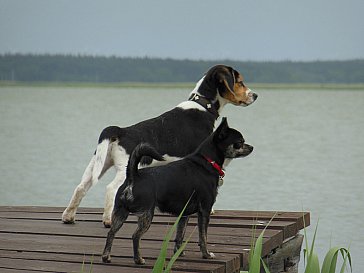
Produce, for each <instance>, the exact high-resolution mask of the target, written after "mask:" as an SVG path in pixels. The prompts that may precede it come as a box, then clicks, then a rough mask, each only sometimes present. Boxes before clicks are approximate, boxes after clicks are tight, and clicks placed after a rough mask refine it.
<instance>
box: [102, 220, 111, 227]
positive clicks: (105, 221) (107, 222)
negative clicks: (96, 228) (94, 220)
mask: <svg viewBox="0 0 364 273" xmlns="http://www.w3.org/2000/svg"><path fill="white" fill-rule="evenodd" d="M102 223H103V224H104V227H106V228H110V227H111V221H110V220H104V221H102Z"/></svg>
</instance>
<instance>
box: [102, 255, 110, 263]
mask: <svg viewBox="0 0 364 273" xmlns="http://www.w3.org/2000/svg"><path fill="white" fill-rule="evenodd" d="M102 261H103V262H104V263H111V257H110V255H102Z"/></svg>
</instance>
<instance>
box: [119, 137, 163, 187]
mask: <svg viewBox="0 0 364 273" xmlns="http://www.w3.org/2000/svg"><path fill="white" fill-rule="evenodd" d="M143 156H149V157H151V158H152V159H155V160H158V161H164V158H163V156H161V155H160V154H159V153H158V152H157V151H156V149H154V148H153V147H152V146H151V145H149V144H147V143H141V144H139V145H138V146H136V147H135V149H134V150H133V152H132V154H131V156H130V158H129V162H128V166H127V167H126V177H127V181H128V184H131V183H133V182H134V178H135V177H136V176H137V175H138V165H139V163H140V161H141V160H142V157H143Z"/></svg>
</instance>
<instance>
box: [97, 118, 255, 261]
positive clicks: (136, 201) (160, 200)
mask: <svg viewBox="0 0 364 273" xmlns="http://www.w3.org/2000/svg"><path fill="white" fill-rule="evenodd" d="M252 151H253V147H252V146H250V145H248V144H245V143H244V138H243V136H242V135H241V133H240V132H238V131H237V130H235V129H231V128H229V126H228V124H227V121H226V118H223V120H222V122H221V124H220V125H219V127H218V128H217V129H216V131H215V132H214V133H212V134H211V135H210V136H209V137H208V138H207V139H206V140H205V141H204V142H202V144H201V145H200V146H199V147H198V148H197V150H196V151H195V152H194V153H192V154H190V155H188V156H186V157H185V158H183V159H181V160H179V161H175V162H172V163H170V164H168V165H162V166H159V167H152V168H145V169H139V170H138V164H139V163H140V161H141V159H142V157H144V156H149V157H152V158H153V159H155V160H158V161H161V160H163V157H162V156H161V155H160V154H159V153H158V152H157V151H156V150H155V149H154V148H153V147H151V146H150V145H148V144H139V145H138V146H137V147H136V148H135V150H134V151H133V153H132V155H131V157H130V159H129V162H128V166H127V171H126V173H127V176H126V180H125V181H124V183H123V184H122V185H121V187H120V188H119V190H118V192H117V194H116V198H115V206H114V210H113V213H112V224H111V229H110V231H109V233H108V235H107V240H106V245H105V249H104V253H103V255H102V260H103V261H104V262H110V261H111V259H110V251H111V246H112V242H113V240H114V237H115V234H116V232H117V231H118V230H119V229H120V228H121V226H122V225H123V223H124V222H125V220H126V219H127V217H128V215H129V213H135V214H136V215H137V216H138V228H137V229H136V231H135V233H134V234H133V247H134V261H135V263H136V264H144V263H145V261H144V259H143V258H142V257H141V255H140V251H139V243H140V239H141V237H142V235H143V234H144V233H145V232H146V231H147V230H148V229H149V227H150V224H151V222H152V219H153V215H154V209H155V208H156V207H157V208H158V209H159V210H160V211H162V212H167V213H170V214H173V215H178V214H179V213H180V212H181V211H182V209H183V207H184V206H185V204H186V203H187V201H188V200H189V198H190V197H191V200H190V201H189V203H188V206H187V207H186V210H185V212H184V215H185V216H186V217H182V218H181V221H180V222H179V225H178V227H177V233H176V244H175V251H176V250H177V249H178V248H179V247H180V246H181V245H182V242H183V236H184V233H185V228H186V226H187V222H188V215H191V214H193V213H196V212H197V214H198V230H199V242H200V249H201V252H202V256H203V258H206V259H212V258H214V254H213V253H211V252H209V251H208V250H207V246H206V240H207V227H208V224H209V220H210V211H211V208H212V206H213V204H214V203H215V200H216V195H217V189H218V183H219V177H220V176H221V175H223V171H222V169H221V167H220V166H223V164H224V162H227V161H230V160H231V159H233V158H237V157H244V156H247V155H249V154H250V153H251V152H252Z"/></svg>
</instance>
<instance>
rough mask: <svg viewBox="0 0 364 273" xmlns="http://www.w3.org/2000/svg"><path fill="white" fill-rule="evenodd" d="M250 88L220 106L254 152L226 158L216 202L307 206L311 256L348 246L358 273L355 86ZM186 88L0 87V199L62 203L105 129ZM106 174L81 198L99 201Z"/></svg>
mask: <svg viewBox="0 0 364 273" xmlns="http://www.w3.org/2000/svg"><path fill="white" fill-rule="evenodd" d="M255 91H256V92H257V93H258V94H259V98H258V100H257V101H256V102H255V103H254V104H253V105H251V106H249V107H247V108H239V107H235V106H232V105H228V106H226V108H225V109H224V111H223V116H227V117H228V121H229V124H230V126H231V127H234V128H236V129H238V130H240V131H241V132H242V133H243V135H244V137H245V140H246V142H247V143H249V144H251V145H253V146H254V148H255V149H254V152H253V153H252V154H251V155H250V156H249V157H247V158H244V159H238V160H235V161H233V162H232V163H231V164H230V165H229V167H228V168H227V172H226V176H225V179H224V180H225V183H224V185H223V187H222V188H221V189H220V191H219V195H218V197H217V202H216V205H215V208H217V209H242V210H285V211H289V210H292V211H302V210H305V211H310V212H311V227H310V228H309V229H308V235H309V236H310V238H309V240H311V239H312V234H313V230H314V226H315V224H316V222H317V220H318V219H319V228H318V234H317V242H316V246H317V251H318V252H319V255H320V261H321V262H322V261H323V253H324V252H326V251H327V250H328V248H329V247H330V244H331V246H336V245H340V246H345V247H347V246H349V245H350V250H351V252H352V255H353V259H354V271H353V272H356V273H359V272H362V270H363V268H364V259H363V254H364V230H363V226H364V216H363V215H364V90H355V91H352V90H351V91H350V90H283V91H280V90H255ZM189 92H190V90H188V89H172V90H170V89H163V88H161V89H146V88H144V89H142V88H115V89H113V88H71V87H69V88H63V87H1V88H0V128H1V130H0V145H1V146H0V147H1V152H0V187H1V190H0V205H46V206H66V205H67V204H68V201H69V198H70V197H71V194H72V192H73V190H74V188H75V187H76V185H77V184H78V183H79V180H80V178H81V176H82V174H83V171H84V168H85V167H86V165H87V164H88V162H89V160H90V158H91V155H92V154H93V152H94V150H95V147H96V144H97V140H98V136H99V133H100V132H101V130H102V129H103V128H104V127H106V126H108V125H120V126H127V125H131V124H133V123H135V122H138V121H141V120H143V119H146V118H149V117H154V116H156V115H159V114H160V113H162V112H164V111H165V110H169V109H170V108H172V107H174V106H175V105H177V104H178V103H180V102H181V101H183V100H185V99H186V98H187V97H188V95H189ZM113 174H114V173H113V171H109V173H108V174H107V175H106V176H104V177H103V178H102V180H101V181H100V182H99V183H98V184H97V185H96V186H95V187H94V188H92V189H91V190H90V192H89V194H88V195H87V196H86V197H85V198H84V200H83V202H82V203H81V205H82V206H91V207H102V206H103V203H104V196H103V195H104V193H105V186H106V185H107V183H108V182H110V181H111V180H112V178H113ZM60 217H61V216H60ZM0 224H1V223H0ZM301 265H303V261H302V260H301Z"/></svg>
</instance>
